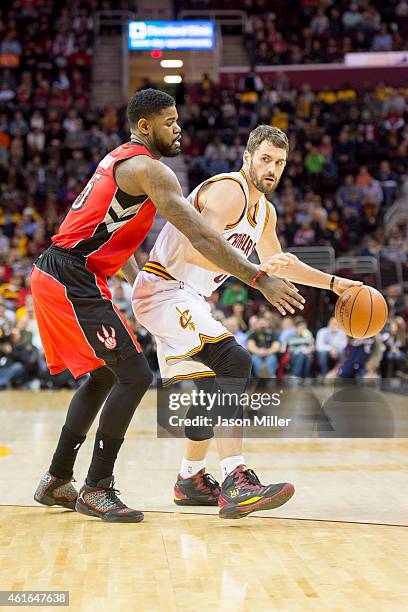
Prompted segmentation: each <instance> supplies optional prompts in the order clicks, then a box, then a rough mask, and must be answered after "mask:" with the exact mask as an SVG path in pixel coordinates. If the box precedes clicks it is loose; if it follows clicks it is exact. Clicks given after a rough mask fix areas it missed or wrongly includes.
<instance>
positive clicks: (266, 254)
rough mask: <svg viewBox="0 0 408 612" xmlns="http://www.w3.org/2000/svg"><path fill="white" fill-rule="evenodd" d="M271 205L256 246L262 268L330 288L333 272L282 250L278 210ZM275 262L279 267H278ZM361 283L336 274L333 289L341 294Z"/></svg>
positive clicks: (312, 284)
mask: <svg viewBox="0 0 408 612" xmlns="http://www.w3.org/2000/svg"><path fill="white" fill-rule="evenodd" d="M269 206H270V215H269V220H268V223H267V225H266V227H265V229H264V232H263V234H262V237H261V240H260V241H259V243H258V245H257V247H256V250H257V253H258V256H259V259H260V261H261V265H260V268H261V270H264V271H265V272H267V274H275V275H276V276H279V277H280V278H285V279H287V280H290V281H292V282H294V283H300V284H301V285H307V286H309V287H317V288H318V289H329V287H330V281H331V279H332V275H331V274H326V272H322V271H321V270H317V269H316V268H313V267H312V266H308V265H307V264H305V263H303V262H302V261H300V260H299V259H298V258H297V257H296V256H295V255H293V254H292V253H283V252H282V247H281V245H280V242H279V239H278V236H277V234H276V222H277V218H276V211H275V208H274V207H273V206H272V205H271V204H269ZM284 259H285V261H284ZM281 260H282V261H281ZM275 264H277V265H278V266H279V267H276V265H275ZM361 284H362V283H361V282H360V281H351V280H349V279H345V278H340V277H337V276H336V277H335V283H334V287H333V290H334V292H335V293H337V294H338V295H341V293H342V292H343V291H345V290H346V289H348V287H350V286H352V285H361Z"/></svg>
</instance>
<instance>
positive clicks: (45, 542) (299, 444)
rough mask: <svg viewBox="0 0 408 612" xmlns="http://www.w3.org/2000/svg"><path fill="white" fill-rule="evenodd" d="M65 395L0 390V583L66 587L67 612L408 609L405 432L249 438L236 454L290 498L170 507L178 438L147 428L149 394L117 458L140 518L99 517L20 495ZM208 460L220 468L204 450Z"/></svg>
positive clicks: (38, 465) (28, 488)
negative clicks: (230, 507) (399, 435)
mask: <svg viewBox="0 0 408 612" xmlns="http://www.w3.org/2000/svg"><path fill="white" fill-rule="evenodd" d="M69 397H70V393H69V392H65V391H59V392H31V391H20V392H19V391H14V392H1V393H0V490H1V494H2V497H1V502H0V590H54V591H57V590H68V591H69V592H70V606H69V609H70V610H75V611H84V612H87V611H88V610H89V611H93V610H98V611H99V612H101V611H104V610H114V611H116V610H118V611H119V610H120V611H122V610H123V611H125V610H126V611H127V610H129V611H133V610H135V611H136V610H138V611H139V610H141V611H149V612H150V611H156V610H157V611H160V612H161V611H169V612H172V611H179V610H180V611H181V610H183V611H185V612H190V611H191V612H193V611H201V610H205V611H206V612H207V611H209V610H217V611H221V610H222V611H223V612H224V611H225V610H231V611H232V610H234V612H241V611H249V610H250V611H251V612H253V611H257V610H290V611H298V610H299V611H303V610H335V611H343V610H344V611H349V610H364V609H365V608H367V607H369V608H370V611H377V610H378V611H383V610H385V611H388V610H390V611H391V610H401V611H402V610H407V609H408V580H407V567H408V518H407V505H408V504H407V502H408V492H407V491H408V489H407V485H408V478H407V473H408V458H407V450H408V440H405V439H383V440H379V439H364V440H362V439H358V440H357V439H356V440H336V439H332V440H328V439H326V440H318V439H310V440H302V439H297V440H296V439H287V440H263V439H250V440H248V441H246V443H245V455H246V458H247V464H248V465H249V466H250V467H252V468H254V469H255V470H256V471H257V473H258V474H259V476H260V477H261V480H262V481H263V482H280V481H282V480H288V481H291V482H293V483H294V484H295V487H296V493H295V496H294V497H293V499H292V500H290V502H288V504H286V505H285V506H283V507H282V508H280V509H278V510H276V511H270V512H264V513H258V514H255V515H252V516H251V517H248V518H246V519H242V520H239V521H222V520H220V519H219V518H218V516H217V512H216V509H212V508H210V509H208V508H192V509H188V508H187V509H186V510H183V509H181V508H179V507H176V506H174V505H173V504H172V487H173V484H174V480H175V477H176V475H177V471H178V467H179V462H180V458H181V455H182V452H183V441H182V440H170V439H165V440H164V439H162V440H158V439H157V438H156V429H155V416H156V415H155V409H154V402H155V394H154V392H149V394H148V396H146V399H145V400H144V401H143V405H142V406H140V407H139V409H138V411H137V413H136V415H135V418H134V420H133V422H132V425H131V428H130V431H129V432H128V436H127V439H126V441H125V444H124V446H123V447H122V451H121V454H120V457H119V460H118V464H117V469H116V478H117V485H118V487H119V488H120V489H121V491H122V497H123V499H124V500H125V501H126V502H127V503H128V504H129V505H133V506H134V507H136V508H139V509H142V510H143V511H145V520H144V521H143V522H142V523H139V524H136V525H108V524H104V523H102V522H101V521H99V520H98V519H92V518H88V517H84V516H80V515H77V514H75V513H74V512H69V511H66V510H63V509H56V508H50V509H48V508H43V507H41V506H39V505H36V504H35V502H33V500H32V494H33V491H34V489H35V487H36V485H37V481H38V480H39V477H40V476H41V475H42V473H43V472H44V471H45V469H47V467H48V464H49V461H50V457H51V454H52V452H53V450H54V446H55V443H56V440H57V437H58V434H59V430H60V427H61V425H62V423H63V421H64V416H65V410H66V406H67V403H68V401H69ZM390 399H391V400H392V403H393V404H398V405H400V408H401V409H403V408H405V407H406V406H405V405H406V398H404V397H402V396H398V395H395V396H394V395H393V396H392V397H391V396H390ZM93 431H94V430H93ZM92 438H93V436H92V435H90V436H89V437H88V440H87V442H86V443H85V444H84V446H83V447H82V449H81V453H80V455H79V457H78V465H77V469H76V474H75V476H76V478H77V480H78V481H79V484H80V483H81V481H82V479H83V478H84V476H85V474H86V469H87V465H88V462H89V459H90V455H91V451H92V443H93V440H92ZM208 469H209V471H210V472H212V473H213V474H214V476H215V477H216V478H218V476H219V468H218V460H217V456H216V454H215V452H214V450H212V451H211V453H210V456H209V462H208ZM4 609H12V608H4ZM13 609H14V608H13ZM37 609H43V610H47V609H49V608H45V607H44V608H37Z"/></svg>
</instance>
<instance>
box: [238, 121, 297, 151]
mask: <svg viewBox="0 0 408 612" xmlns="http://www.w3.org/2000/svg"><path fill="white" fill-rule="evenodd" d="M264 140H267V141H268V142H271V143H272V144H273V145H275V147H278V148H279V149H285V151H286V152H287V153H288V152H289V140H288V137H287V136H286V134H285V132H282V130H280V129H279V128H277V127H273V126H271V125H258V127H257V128H255V129H254V130H252V132H250V134H249V138H248V142H247V147H246V148H247V151H248V152H249V153H251V155H252V153H253V152H254V151H255V150H256V149H257V148H258V147H259V145H260V144H262V143H263V141H264Z"/></svg>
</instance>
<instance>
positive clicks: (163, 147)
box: [153, 135, 181, 157]
mask: <svg viewBox="0 0 408 612" xmlns="http://www.w3.org/2000/svg"><path fill="white" fill-rule="evenodd" d="M174 143H175V141H174V140H173V142H172V143H171V144H168V143H167V142H164V141H163V140H162V139H161V138H160V137H159V136H156V135H154V137H153V146H154V148H155V149H156V150H157V151H158V152H159V153H160V155H162V156H163V157H176V155H178V154H179V153H181V147H178V148H177V149H175V148H174Z"/></svg>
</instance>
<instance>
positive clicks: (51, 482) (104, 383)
mask: <svg viewBox="0 0 408 612" xmlns="http://www.w3.org/2000/svg"><path fill="white" fill-rule="evenodd" d="M114 382H115V376H114V374H113V372H111V371H110V370H109V368H107V367H106V366H103V367H101V368H98V369H96V370H94V371H93V372H91V373H90V376H89V378H88V379H87V380H86V381H85V382H84V383H83V384H82V385H81V386H80V387H79V389H78V390H77V391H76V392H75V393H74V395H73V397H72V400H71V403H70V405H69V408H68V413H67V417H66V419H65V424H64V426H63V428H62V431H61V435H60V438H59V441H58V445H57V448H56V450H55V453H54V456H53V458H52V462H51V465H50V468H49V470H48V472H46V473H45V474H44V476H43V477H42V479H41V481H40V483H39V485H38V487H37V490H36V492H35V494H34V499H35V501H37V502H39V503H40V504H43V505H45V506H63V507H65V508H69V509H70V510H75V504H76V499H77V491H76V489H75V488H74V486H73V485H72V476H73V469H74V463H75V459H76V457H77V454H78V451H79V449H80V447H81V445H82V443H83V442H84V440H85V438H86V434H87V433H88V431H89V428H90V427H91V425H92V423H93V422H94V420H95V418H96V415H97V414H98V412H99V410H100V409H101V406H102V404H103V402H104V401H105V399H106V397H107V396H108V394H109V392H110V390H111V389H112V386H113V384H114Z"/></svg>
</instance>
